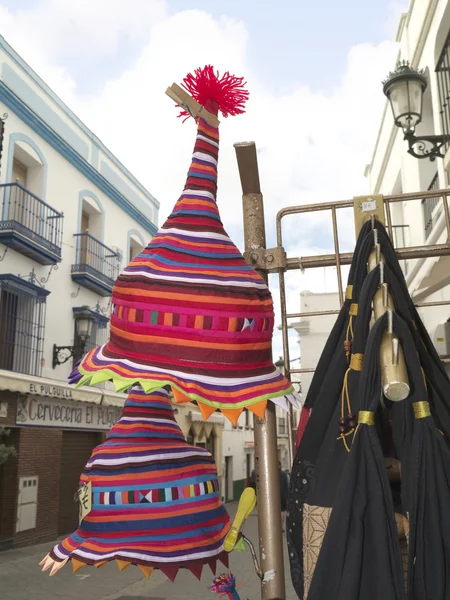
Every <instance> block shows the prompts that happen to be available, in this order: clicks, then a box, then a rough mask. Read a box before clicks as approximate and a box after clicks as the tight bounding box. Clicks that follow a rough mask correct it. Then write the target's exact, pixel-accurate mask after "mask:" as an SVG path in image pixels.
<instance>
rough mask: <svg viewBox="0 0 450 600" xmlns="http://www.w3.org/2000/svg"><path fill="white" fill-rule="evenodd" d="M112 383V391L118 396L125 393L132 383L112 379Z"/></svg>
mask: <svg viewBox="0 0 450 600" xmlns="http://www.w3.org/2000/svg"><path fill="white" fill-rule="evenodd" d="M113 383H114V389H115V390H116V392H117V393H118V394H120V393H121V392H125V391H126V390H127V389H128V388H129V387H130V386H131V385H132V383H133V382H132V381H126V380H123V379H114V380H113Z"/></svg>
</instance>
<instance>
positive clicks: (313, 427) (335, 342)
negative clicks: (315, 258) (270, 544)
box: [287, 223, 374, 598]
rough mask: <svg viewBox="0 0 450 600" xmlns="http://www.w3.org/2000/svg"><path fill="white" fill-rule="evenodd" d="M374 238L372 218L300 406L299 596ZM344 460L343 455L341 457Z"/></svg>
mask: <svg viewBox="0 0 450 600" xmlns="http://www.w3.org/2000/svg"><path fill="white" fill-rule="evenodd" d="M373 240H374V235H373V231H372V228H371V224H370V223H366V224H365V225H364V226H363V228H362V229H361V233H360V236H359V237H358V241H357V244H356V248H355V253H354V258H353V261H352V264H351V267H350V273H349V278H348V285H353V294H352V299H347V300H346V301H345V303H344V305H343V307H342V309H341V311H340V313H339V316H338V318H337V321H336V323H335V325H334V327H333V329H332V331H331V333H330V336H329V338H328V340H327V343H326V345H325V347H324V350H323V353H322V355H321V358H320V360H319V362H318V365H317V368H316V371H315V373H314V377H313V379H312V382H311V384H310V388H309V391H308V395H307V398H306V401H305V407H306V408H311V409H312V411H311V416H310V418H309V421H308V424H307V427H306V430H305V432H304V435H303V437H302V440H301V442H300V445H299V448H298V450H297V453H296V456H295V459H294V464H293V468H292V472H291V478H290V487H289V495H288V501H287V544H288V555H289V562H290V569H291V578H292V583H293V586H294V589H295V591H296V592H297V595H298V596H299V598H302V597H303V587H304V583H303V548H302V543H303V527H302V507H303V504H304V502H305V501H306V498H307V496H308V494H309V493H310V491H311V486H312V483H313V481H314V472H315V463H316V461H317V457H318V454H319V452H320V448H321V445H322V442H323V440H324V438H325V436H326V433H327V429H328V426H329V423H330V422H331V421H333V423H337V420H339V417H338V418H337V420H336V419H335V418H333V415H334V414H335V413H336V410H337V408H336V407H338V406H340V394H341V389H342V381H343V378H344V374H345V372H346V371H347V369H348V359H347V357H346V354H345V350H344V341H345V339H346V336H347V328H348V325H349V319H350V316H349V308H350V305H351V304H352V303H357V302H358V299H359V296H360V290H361V288H362V286H363V283H364V280H365V278H366V275H367V261H368V258H369V255H370V253H371V251H372V249H373ZM353 322H354V326H355V327H356V326H357V323H358V317H356V318H355V317H354V318H353ZM334 427H336V425H334ZM334 431H335V430H334ZM334 431H333V435H334ZM330 435H331V434H330ZM341 445H342V442H341ZM338 452H342V447H338ZM343 460H345V457H342V461H343Z"/></svg>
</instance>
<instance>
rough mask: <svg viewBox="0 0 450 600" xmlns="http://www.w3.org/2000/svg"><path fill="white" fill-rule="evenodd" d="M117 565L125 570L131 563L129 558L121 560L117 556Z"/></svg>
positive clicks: (120, 569)
mask: <svg viewBox="0 0 450 600" xmlns="http://www.w3.org/2000/svg"><path fill="white" fill-rule="evenodd" d="M116 563H117V566H118V567H119V571H124V570H125V569H126V568H127V567H129V566H130V565H131V563H130V562H129V561H128V560H120V559H118V558H116Z"/></svg>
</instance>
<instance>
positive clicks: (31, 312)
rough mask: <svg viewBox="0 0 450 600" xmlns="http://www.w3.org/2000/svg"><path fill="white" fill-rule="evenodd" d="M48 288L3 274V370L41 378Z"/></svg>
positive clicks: (0, 352) (0, 329) (0, 342)
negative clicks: (44, 288)
mask: <svg viewBox="0 0 450 600" xmlns="http://www.w3.org/2000/svg"><path fill="white" fill-rule="evenodd" d="M48 293H49V292H48V291H47V290H43V289H40V288H38V287H37V286H35V285H32V284H29V283H28V282H26V281H23V280H21V279H19V278H18V277H16V276H15V275H8V274H2V275H0V369H5V370H7V371H14V372H16V373H26V374H28V375H34V376H37V377H39V376H40V375H41V371H42V353H43V344H44V332H45V308H46V296H47V295H48Z"/></svg>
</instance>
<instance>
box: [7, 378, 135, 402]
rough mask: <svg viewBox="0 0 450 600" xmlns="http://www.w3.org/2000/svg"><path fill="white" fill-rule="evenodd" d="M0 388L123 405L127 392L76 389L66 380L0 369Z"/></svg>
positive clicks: (20, 392) (58, 397)
mask: <svg viewBox="0 0 450 600" xmlns="http://www.w3.org/2000/svg"><path fill="white" fill-rule="evenodd" d="M0 390H3V391H5V390H8V391H10V392H18V393H19V394H32V395H33V396H47V397H49V398H56V399H60V400H61V399H65V400H73V401H74V402H90V403H92V404H102V405H104V406H123V405H124V402H125V398H126V395H125V394H116V393H115V392H110V391H109V390H103V389H101V388H94V387H91V388H89V387H83V388H79V389H76V388H75V387H74V386H73V385H69V384H68V383H65V382H64V381H58V380H56V379H46V378H44V377H33V376H31V375H24V374H22V373H12V372H11V371H3V370H1V369H0Z"/></svg>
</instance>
